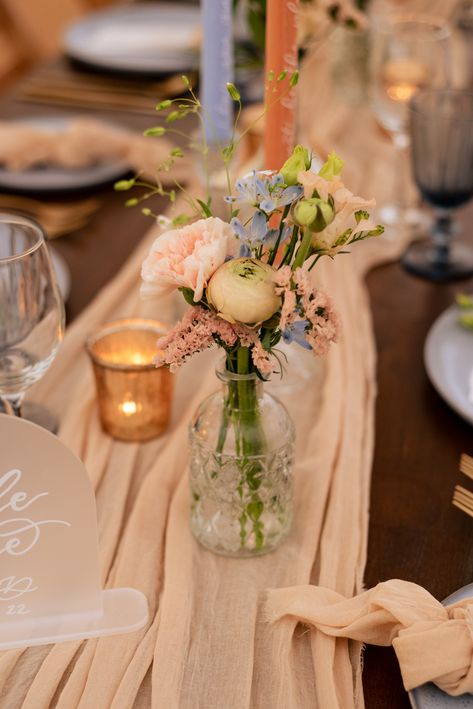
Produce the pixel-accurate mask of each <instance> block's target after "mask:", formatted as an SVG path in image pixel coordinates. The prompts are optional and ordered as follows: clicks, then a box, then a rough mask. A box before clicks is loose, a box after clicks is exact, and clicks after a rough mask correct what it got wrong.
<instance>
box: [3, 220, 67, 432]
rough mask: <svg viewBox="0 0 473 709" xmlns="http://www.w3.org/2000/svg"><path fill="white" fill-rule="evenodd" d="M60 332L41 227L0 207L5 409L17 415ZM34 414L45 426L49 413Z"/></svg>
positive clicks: (52, 354) (59, 306)
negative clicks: (46, 414) (0, 211)
mask: <svg viewBox="0 0 473 709" xmlns="http://www.w3.org/2000/svg"><path fill="white" fill-rule="evenodd" d="M63 335H64V306H63V303H62V300H61V296H60V294H59V290H58V286H57V283H56V277H55V274H54V271H53V268H52V265H51V261H50V258H49V254H48V250H47V247H46V243H45V238H44V234H43V231H42V229H41V227H40V226H39V225H38V224H36V223H35V222H34V221H32V220H30V219H27V218H25V217H21V216H18V215H14V214H5V213H0V399H1V400H2V401H3V406H4V409H5V410H6V411H7V413H11V414H14V415H16V416H21V415H22V412H21V405H22V402H23V397H24V395H25V392H26V391H27V389H28V388H29V387H30V386H31V385H32V384H34V383H35V382H37V381H38V380H39V379H40V378H41V377H42V376H43V374H44V373H45V372H46V370H47V369H48V367H49V366H50V364H51V362H52V361H53V359H54V357H55V355H56V352H57V350H58V348H59V345H60V343H61V340H62V338H63ZM46 413H48V412H46ZM28 418H30V417H29V416H28ZM34 418H35V420H36V423H40V424H41V425H45V426H46V427H47V428H51V423H49V425H48V422H49V421H50V420H51V416H50V415H48V416H47V417H44V420H41V416H40V417H39V420H38V417H37V416H35V417H34Z"/></svg>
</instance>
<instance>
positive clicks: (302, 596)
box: [263, 579, 473, 696]
mask: <svg viewBox="0 0 473 709" xmlns="http://www.w3.org/2000/svg"><path fill="white" fill-rule="evenodd" d="M263 615H264V618H265V620H266V621H268V622H271V623H274V622H277V621H279V620H281V619H282V618H285V617H288V616H289V617H291V618H292V619H293V620H296V621H298V622H301V623H304V624H306V625H310V626H311V627H312V628H313V629H314V630H317V631H320V632H321V633H323V634H324V635H327V636H332V637H339V638H340V637H342V638H348V639H350V640H356V641H358V642H365V643H369V644H371V645H391V644H392V645H393V647H394V651H395V653H396V656H397V659H398V661H399V666H400V668H401V674H402V679H403V682H404V687H405V688H406V690H408V691H409V690H411V689H413V688H414V687H418V686H419V685H421V684H424V683H425V682H434V683H435V684H436V685H437V686H438V687H439V688H440V689H442V690H443V691H444V692H447V693H448V694H451V695H453V696H457V695H460V694H465V693H466V692H473V667H472V662H473V597H472V598H467V599H465V600H463V601H460V602H458V603H455V604H453V605H449V606H443V605H442V604H441V603H440V602H439V601H437V600H436V599H435V598H434V597H433V596H432V595H431V594H430V593H429V592H428V591H426V590H425V589H424V588H422V587H421V586H418V585H417V584H415V583H410V582H408V581H401V580H399V579H393V580H391V581H385V582H383V583H379V584H378V585H377V586H375V587H374V588H371V589H370V590H368V591H365V592H364V593H360V594H359V595H358V596H355V597H353V598H345V597H344V596H342V595H341V594H340V593H337V592H336V591H333V590H331V589H328V588H323V587H321V586H299V587H297V586H294V587H291V588H284V589H274V590H271V591H268V592H267V595H266V600H265V604H264V607H263Z"/></svg>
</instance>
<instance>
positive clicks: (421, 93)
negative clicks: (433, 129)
mask: <svg viewBox="0 0 473 709" xmlns="http://www.w3.org/2000/svg"><path fill="white" fill-rule="evenodd" d="M440 95H444V96H470V97H471V98H472V106H473V89H448V88H445V89H434V88H425V89H419V90H418V91H416V93H415V94H414V96H413V97H412V98H411V100H410V101H409V103H408V107H409V110H410V111H411V112H412V113H415V114H417V115H419V116H431V115H432V107H431V106H430V107H429V106H425V107H423V106H420V105H419V103H420V102H421V101H422V99H423V98H426V97H428V96H440ZM451 118H452V116H451V115H449V116H445V115H441V114H439V115H436V116H435V120H451ZM455 121H458V122H463V123H471V122H472V121H473V108H472V111H471V114H470V115H464V116H460V115H458V113H455Z"/></svg>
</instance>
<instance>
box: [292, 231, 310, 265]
mask: <svg viewBox="0 0 473 709" xmlns="http://www.w3.org/2000/svg"><path fill="white" fill-rule="evenodd" d="M311 242H312V232H310V231H309V229H306V231H305V233H304V236H303V237H302V241H301V243H300V246H299V248H298V249H297V253H296V258H295V259H294V263H293V264H292V270H293V271H295V270H296V268H300V266H302V264H303V263H304V261H305V260H306V258H307V256H308V254H309V250H310V245H311Z"/></svg>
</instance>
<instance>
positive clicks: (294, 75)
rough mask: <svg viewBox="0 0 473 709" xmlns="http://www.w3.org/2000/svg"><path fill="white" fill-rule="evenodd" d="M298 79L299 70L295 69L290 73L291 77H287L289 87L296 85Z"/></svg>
mask: <svg viewBox="0 0 473 709" xmlns="http://www.w3.org/2000/svg"><path fill="white" fill-rule="evenodd" d="M298 81H299V72H298V71H297V69H296V71H294V72H293V73H292V74H291V78H290V79H289V86H291V87H294V86H296V85H297V83H298Z"/></svg>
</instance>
